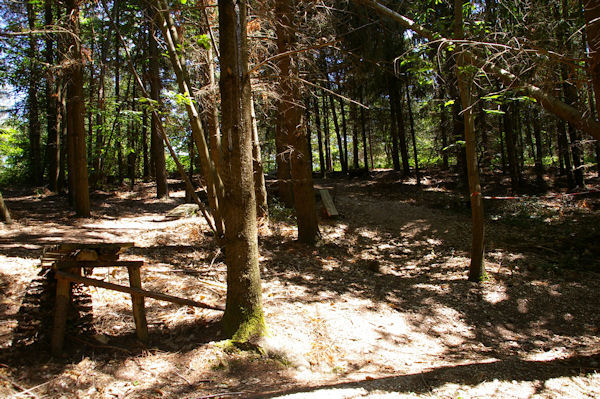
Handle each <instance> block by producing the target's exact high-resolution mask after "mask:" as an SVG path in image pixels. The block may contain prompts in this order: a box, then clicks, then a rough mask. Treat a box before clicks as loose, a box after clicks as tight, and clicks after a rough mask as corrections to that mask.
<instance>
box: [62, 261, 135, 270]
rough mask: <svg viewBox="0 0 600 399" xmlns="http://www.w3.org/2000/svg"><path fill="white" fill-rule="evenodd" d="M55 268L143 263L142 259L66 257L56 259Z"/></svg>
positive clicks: (129, 265) (132, 265)
mask: <svg viewBox="0 0 600 399" xmlns="http://www.w3.org/2000/svg"><path fill="white" fill-rule="evenodd" d="M55 265H56V268H57V269H59V270H60V269H70V268H73V267H84V268H94V267H123V266H125V267H141V266H143V265H144V261H143V260H112V261H103V260H74V259H66V260H57V261H56V262H55Z"/></svg>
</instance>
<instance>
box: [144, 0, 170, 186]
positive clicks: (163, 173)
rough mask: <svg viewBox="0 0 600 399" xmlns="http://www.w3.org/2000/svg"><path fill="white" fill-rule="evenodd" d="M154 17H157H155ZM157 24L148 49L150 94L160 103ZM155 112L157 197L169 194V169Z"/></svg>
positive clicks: (153, 145) (152, 132) (152, 143)
mask: <svg viewBox="0 0 600 399" xmlns="http://www.w3.org/2000/svg"><path fill="white" fill-rule="evenodd" d="M156 13H157V12H156V11H154V10H152V8H151V7H150V9H149V14H150V15H156ZM153 19H156V18H155V17H154V18H153ZM155 35H156V29H155V24H154V23H151V24H150V33H149V35H148V49H149V53H150V57H149V58H150V59H149V64H148V74H149V75H150V76H149V80H150V95H151V96H152V100H154V101H156V103H157V104H160V102H161V100H160V92H161V90H162V85H161V81H160V67H159V53H158V44H157V43H156V39H155ZM157 116H158V115H157V114H156V113H155V112H153V113H152V125H151V127H150V152H151V158H152V169H153V171H154V176H155V179H156V197H157V198H164V197H168V196H169V186H168V185H167V169H166V160H165V146H164V143H163V139H162V137H161V136H160V133H159V131H158V124H159V123H160V121H159V120H158V118H157Z"/></svg>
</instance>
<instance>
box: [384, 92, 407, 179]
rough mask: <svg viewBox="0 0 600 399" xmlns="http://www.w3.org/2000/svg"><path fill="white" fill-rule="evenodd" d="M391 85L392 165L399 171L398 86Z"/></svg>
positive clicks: (405, 173)
mask: <svg viewBox="0 0 600 399" xmlns="http://www.w3.org/2000/svg"><path fill="white" fill-rule="evenodd" d="M388 87H389V95H390V135H391V139H392V153H391V158H392V165H393V166H394V170H395V171H399V170H400V154H399V152H398V125H397V121H398V118H397V117H396V113H397V112H398V110H397V108H396V107H397V105H398V102H397V101H396V96H397V93H398V91H397V88H396V87H395V86H394V85H392V84H388ZM404 175H405V176H406V175H407V171H406V170H404Z"/></svg>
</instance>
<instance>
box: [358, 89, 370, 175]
mask: <svg viewBox="0 0 600 399" xmlns="http://www.w3.org/2000/svg"><path fill="white" fill-rule="evenodd" d="M360 103H361V104H363V91H362V90H361V91H360ZM360 129H361V133H362V144H363V161H364V164H365V169H366V170H369V157H368V155H367V122H366V118H365V109H364V108H363V107H360ZM371 164H372V162H371ZM371 166H372V165H371Z"/></svg>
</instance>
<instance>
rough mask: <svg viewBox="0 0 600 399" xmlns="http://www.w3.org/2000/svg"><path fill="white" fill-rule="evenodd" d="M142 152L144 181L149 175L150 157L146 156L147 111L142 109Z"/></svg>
mask: <svg viewBox="0 0 600 399" xmlns="http://www.w3.org/2000/svg"><path fill="white" fill-rule="evenodd" d="M141 139H142V154H143V159H144V170H143V172H142V173H143V178H144V181H146V180H147V179H148V178H149V177H150V158H149V156H148V111H146V109H145V108H144V109H143V110H142V137H141Z"/></svg>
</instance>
